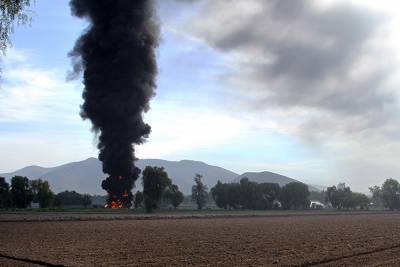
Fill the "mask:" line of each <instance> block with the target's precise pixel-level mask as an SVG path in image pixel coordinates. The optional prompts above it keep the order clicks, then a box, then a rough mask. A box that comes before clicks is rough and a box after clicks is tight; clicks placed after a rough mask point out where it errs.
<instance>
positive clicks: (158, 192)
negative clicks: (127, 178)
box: [142, 166, 172, 212]
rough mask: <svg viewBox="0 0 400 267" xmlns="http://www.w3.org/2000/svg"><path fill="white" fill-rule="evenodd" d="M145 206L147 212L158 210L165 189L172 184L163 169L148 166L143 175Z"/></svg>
mask: <svg viewBox="0 0 400 267" xmlns="http://www.w3.org/2000/svg"><path fill="white" fill-rule="evenodd" d="M142 179H143V196H144V205H145V208H146V211H147V212H152V211H153V210H154V209H157V208H158V206H159V203H160V200H161V197H162V194H163V193H164V191H165V189H166V188H167V187H169V186H170V185H171V184H172V182H171V179H169V177H168V174H167V172H166V171H165V170H164V168H163V167H150V166H147V167H146V168H145V169H144V171H143V174H142Z"/></svg>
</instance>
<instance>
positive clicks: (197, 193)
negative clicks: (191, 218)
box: [192, 174, 208, 210]
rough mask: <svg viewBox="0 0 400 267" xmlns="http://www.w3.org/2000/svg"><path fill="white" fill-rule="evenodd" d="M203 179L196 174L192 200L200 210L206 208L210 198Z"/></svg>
mask: <svg viewBox="0 0 400 267" xmlns="http://www.w3.org/2000/svg"><path fill="white" fill-rule="evenodd" d="M202 178H203V176H202V175H200V174H196V176H195V177H194V182H195V185H193V187H192V200H193V201H195V202H196V205H197V209H199V210H201V209H202V208H203V207H204V206H205V204H206V203H207V198H208V192H207V186H206V185H205V184H203V181H202V180H201V179H202Z"/></svg>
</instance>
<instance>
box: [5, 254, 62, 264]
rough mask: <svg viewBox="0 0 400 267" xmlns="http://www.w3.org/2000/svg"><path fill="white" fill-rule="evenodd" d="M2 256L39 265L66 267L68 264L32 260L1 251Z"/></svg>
mask: <svg viewBox="0 0 400 267" xmlns="http://www.w3.org/2000/svg"><path fill="white" fill-rule="evenodd" d="M0 258H5V259H9V260H15V261H22V262H26V263H32V264H37V265H42V266H50V267H66V265H61V264H53V263H49V262H45V261H40V260H31V259H27V258H18V257H14V256H10V255H6V254H3V253H0Z"/></svg>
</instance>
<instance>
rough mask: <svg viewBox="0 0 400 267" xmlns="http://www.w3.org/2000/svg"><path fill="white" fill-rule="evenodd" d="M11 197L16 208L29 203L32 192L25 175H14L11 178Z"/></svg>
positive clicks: (31, 198) (26, 205)
mask: <svg viewBox="0 0 400 267" xmlns="http://www.w3.org/2000/svg"><path fill="white" fill-rule="evenodd" d="M11 197H12V202H13V205H14V206H15V207H17V208H20V209H24V208H26V207H28V206H29V205H30V203H31V202H32V200H33V194H32V191H31V188H30V184H29V179H28V178H27V177H23V176H14V177H12V178H11Z"/></svg>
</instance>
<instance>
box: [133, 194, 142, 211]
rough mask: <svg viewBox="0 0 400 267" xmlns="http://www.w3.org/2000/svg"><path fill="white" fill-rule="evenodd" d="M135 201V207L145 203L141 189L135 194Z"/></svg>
mask: <svg viewBox="0 0 400 267" xmlns="http://www.w3.org/2000/svg"><path fill="white" fill-rule="evenodd" d="M134 203H135V209H137V208H138V207H140V206H141V205H142V203H143V193H142V192H140V191H137V192H136V194H135V198H134Z"/></svg>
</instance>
